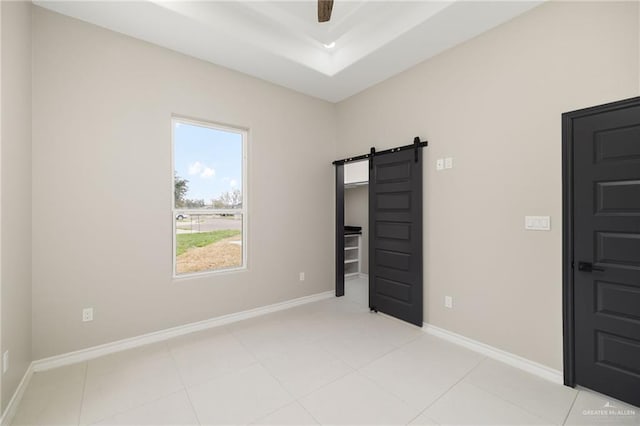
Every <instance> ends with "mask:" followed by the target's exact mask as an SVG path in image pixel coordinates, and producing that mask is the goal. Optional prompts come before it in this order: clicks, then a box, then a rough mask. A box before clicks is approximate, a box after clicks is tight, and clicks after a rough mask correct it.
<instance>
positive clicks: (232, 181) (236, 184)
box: [229, 179, 238, 188]
mask: <svg viewBox="0 0 640 426" xmlns="http://www.w3.org/2000/svg"><path fill="white" fill-rule="evenodd" d="M229 186H230V187H232V188H235V187H236V186H238V181H237V180H235V179H231V180H230V181H229Z"/></svg>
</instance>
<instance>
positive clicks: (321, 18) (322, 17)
mask: <svg viewBox="0 0 640 426" xmlns="http://www.w3.org/2000/svg"><path fill="white" fill-rule="evenodd" d="M331 9H333V0H318V22H327V21H329V19H331Z"/></svg>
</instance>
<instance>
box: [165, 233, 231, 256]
mask: <svg viewBox="0 0 640 426" xmlns="http://www.w3.org/2000/svg"><path fill="white" fill-rule="evenodd" d="M236 235H240V231H238V230H234V229H223V230H221V231H212V232H199V233H197V234H178V235H176V245H177V246H178V248H177V250H176V256H180V255H181V254H183V253H184V252H186V251H187V250H189V249H190V248H192V247H204V246H208V245H209V244H213V243H215V242H218V241H220V240H224V239H225V238H229V237H235V236H236Z"/></svg>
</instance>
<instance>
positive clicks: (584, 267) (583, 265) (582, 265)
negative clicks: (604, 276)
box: [578, 262, 604, 272]
mask: <svg viewBox="0 0 640 426" xmlns="http://www.w3.org/2000/svg"><path fill="white" fill-rule="evenodd" d="M578 271H582V272H593V271H598V272H604V268H599V267H597V266H593V263H591V262H578Z"/></svg>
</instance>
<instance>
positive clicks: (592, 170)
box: [565, 99, 640, 405]
mask: <svg viewBox="0 0 640 426" xmlns="http://www.w3.org/2000/svg"><path fill="white" fill-rule="evenodd" d="M569 115H570V114H569ZM569 118H570V119H571V123H570V126H571V129H572V138H573V141H572V143H573V277H574V283H573V291H574V302H573V303H574V307H573V309H574V327H575V331H574V333H575V334H574V336H575V355H574V358H575V381H576V383H577V384H579V385H582V386H585V387H588V388H591V389H594V390H596V391H599V392H602V393H605V394H608V395H611V396H613V397H616V398H618V399H621V400H624V401H627V402H630V403H631V404H634V405H640V99H636V100H635V101H634V102H629V101H627V102H624V103H621V104H620V105H618V106H614V107H612V106H611V105H608V106H605V107H603V108H602V109H601V110H600V109H598V108H593V109H590V110H587V112H586V113H579V114H577V116H575V117H569ZM565 124H566V121H565Z"/></svg>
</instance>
